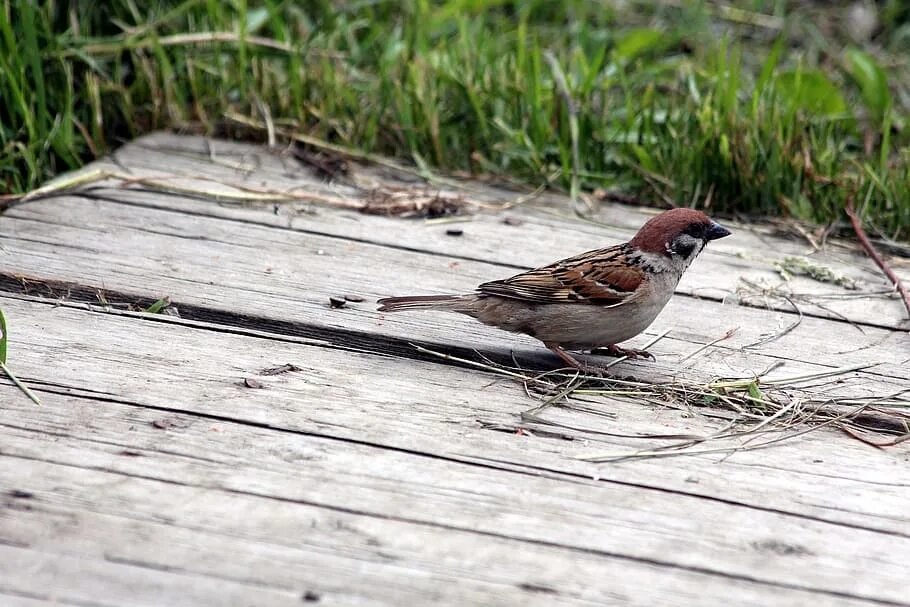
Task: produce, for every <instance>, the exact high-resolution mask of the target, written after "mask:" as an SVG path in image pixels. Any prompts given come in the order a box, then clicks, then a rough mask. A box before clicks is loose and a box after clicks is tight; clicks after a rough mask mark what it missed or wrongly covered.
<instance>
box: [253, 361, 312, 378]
mask: <svg viewBox="0 0 910 607" xmlns="http://www.w3.org/2000/svg"><path fill="white" fill-rule="evenodd" d="M291 371H303V369H302V368H300V367H298V366H297V365H292V364H291V363H285V364H283V365H279V366H277V367H269V368H267V369H263V370H262V371H260V372H259V375H281V374H282V373H290V372H291Z"/></svg>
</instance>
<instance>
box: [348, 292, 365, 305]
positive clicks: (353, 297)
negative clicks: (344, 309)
mask: <svg viewBox="0 0 910 607" xmlns="http://www.w3.org/2000/svg"><path fill="white" fill-rule="evenodd" d="M344 298H345V299H346V300H347V301H350V302H353V303H358V302H361V301H363V297H361V296H360V295H351V294H349V293H346V294H345V296H344Z"/></svg>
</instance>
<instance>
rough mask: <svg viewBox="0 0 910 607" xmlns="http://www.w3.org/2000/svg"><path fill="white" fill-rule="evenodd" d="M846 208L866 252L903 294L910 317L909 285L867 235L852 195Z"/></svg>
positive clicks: (848, 198)
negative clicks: (886, 260)
mask: <svg viewBox="0 0 910 607" xmlns="http://www.w3.org/2000/svg"><path fill="white" fill-rule="evenodd" d="M844 210H845V211H846V213H847V217H849V218H850V223H851V224H852V225H853V231H854V232H856V237H857V238H859V241H860V244H862V245H863V249H865V251H866V254H868V255H869V257H871V258H872V260H873V261H874V262H875V264H876V265H877V266H878V267H879V268H881V271H882V272H884V273H885V276H887V277H888V279H889V280H890V281H891V284H893V285H894V288H895V289H897V291H898V293H900V294H901V297H902V298H903V300H904V307H906V308H907V315H908V317H910V293H907V287H906V286H904V283H903V282H902V281H901V279H900V278H898V277H897V274H895V273H894V270H892V269H891V266H889V265H888V264H887V263H886V262H885V260H884V259H883V258H882V256H881V254H880V253H879V252H878V251H877V250H876V248H875V247H874V246H873V245H872V243H871V242H870V241H869V237H868V236H867V235H866V231H865V230H864V229H863V224H862V223H861V222H860V220H859V217H857V215H856V209H855V208H854V207H853V196H852V195H850V196H848V197H847V204H846V206H845V207H844Z"/></svg>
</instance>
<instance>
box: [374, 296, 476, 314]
mask: <svg viewBox="0 0 910 607" xmlns="http://www.w3.org/2000/svg"><path fill="white" fill-rule="evenodd" d="M475 298H476V295H410V296H407V297H386V298H385V299H380V300H379V301H377V302H376V303H378V304H379V311H380V312H404V311H406V310H450V311H452V312H460V311H462V310H463V309H464V307H465V306H466V305H469V304H470V303H471V302H472V301H473V300H474V299H475Z"/></svg>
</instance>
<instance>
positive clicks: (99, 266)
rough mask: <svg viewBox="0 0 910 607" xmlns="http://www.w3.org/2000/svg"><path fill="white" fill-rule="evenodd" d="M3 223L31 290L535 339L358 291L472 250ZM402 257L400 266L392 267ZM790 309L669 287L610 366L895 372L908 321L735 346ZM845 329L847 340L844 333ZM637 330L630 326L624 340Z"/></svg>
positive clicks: (432, 270) (86, 219) (475, 266)
mask: <svg viewBox="0 0 910 607" xmlns="http://www.w3.org/2000/svg"><path fill="white" fill-rule="evenodd" d="M47 205H53V207H54V208H53V212H52V215H53V217H52V216H48V215H46V214H44V213H42V214H40V215H34V213H35V212H36V210H37V209H39V208H40V207H42V206H44V207H46V206H47ZM69 217H78V219H77V220H75V221H73V220H70V219H66V218H69ZM0 237H3V238H4V248H5V253H6V254H5V256H4V262H5V272H6V273H8V274H23V275H26V276H28V277H29V280H31V281H32V282H36V281H37V282H36V284H32V287H31V288H32V289H34V291H35V292H37V293H45V292H46V291H45V289H44V288H43V287H42V286H41V284H40V279H51V280H71V279H72V277H74V276H77V277H79V282H80V283H81V284H84V285H87V286H91V287H97V288H104V289H111V290H114V291H119V292H122V293H125V294H128V295H129V296H130V297H145V298H151V299H156V298H158V297H160V296H163V295H169V296H170V297H171V298H172V299H173V300H174V301H175V302H177V303H178V305H179V304H180V303H183V304H191V305H195V306H200V307H204V308H212V309H217V310H221V311H224V312H230V313H234V314H242V315H244V316H249V317H263V318H270V319H276V320H280V321H288V322H292V323H296V324H299V325H305V326H307V327H311V328H319V329H322V330H324V331H328V332H334V334H335V335H336V337H337V336H340V335H341V334H342V333H343V332H350V331H357V332H360V333H368V334H370V335H377V336H385V337H390V338H394V339H397V340H400V341H410V340H429V341H433V342H436V343H443V344H452V345H457V346H461V347H464V348H472V347H479V346H481V345H485V346H486V348H494V349H499V350H501V351H505V352H507V351H508V349H510V348H512V347H515V346H518V347H527V346H530V348H531V350H532V351H538V352H539V351H540V350H541V347H540V345H539V343H538V342H537V341H536V340H533V339H531V338H528V337H524V336H518V335H509V334H505V333H502V332H500V331H497V330H495V329H492V328H489V327H485V326H482V325H480V324H478V323H476V322H475V321H473V320H470V319H467V318H463V317H457V316H453V315H440V314H438V313H429V314H427V313H422V314H403V315H385V316H383V315H379V314H377V313H376V312H375V311H374V305H373V304H372V303H369V302H370V301H372V300H375V299H376V298H377V297H380V296H385V295H389V294H392V293H396V292H397V293H401V292H402V291H415V290H416V291H423V292H428V293H439V292H452V291H453V290H454V291H469V290H471V289H472V288H473V287H474V286H475V285H476V284H478V283H480V282H483V281H485V280H489V279H490V278H493V277H495V276H497V275H499V274H500V273H501V268H498V267H496V266H492V265H491V264H486V263H482V262H471V261H461V262H455V261H453V260H451V259H449V258H446V257H441V256H436V255H427V254H424V253H420V252H412V251H402V250H397V249H391V248H389V247H384V246H378V245H373V244H368V243H358V242H351V241H346V240H338V239H335V238H332V237H325V236H319V235H314V234H306V233H299V232H293V231H287V230H275V229H274V228H270V227H262V226H256V225H250V224H246V223H238V222H233V221H224V220H220V219H214V218H210V217H192V218H187V217H186V216H184V215H179V214H176V213H172V212H169V211H162V210H156V209H145V208H135V207H133V208H131V207H124V206H122V205H118V204H116V203H111V202H106V201H92V200H80V199H73V198H59V199H55V200H53V201H45V202H41V203H36V205H34V206H32V207H24V208H23V209H22V210H21V211H19V212H18V213H17V214H14V215H11V216H9V217H5V218H4V220H3V221H2V222H0ZM189 260H192V261H191V262H189ZM402 268H406V269H407V270H406V272H408V273H409V275H407V276H403V274H402ZM402 285H404V286H402ZM350 292H354V293H357V294H359V295H361V296H363V297H365V298H366V299H367V300H368V301H367V302H365V303H364V304H359V305H357V304H352V305H350V306H348V307H347V308H345V309H343V310H331V309H329V306H328V298H329V297H330V296H331V295H333V294H344V293H350ZM62 294H63V295H65V293H62ZM696 319H697V322H696ZM794 320H795V319H794V318H793V317H792V316H790V315H780V314H776V315H772V314H769V313H767V312H766V311H762V310H756V309H751V308H744V307H741V306H727V305H722V304H720V303H717V302H706V301H703V300H693V299H691V298H679V297H677V298H675V299H674V301H673V303H672V304H671V305H670V307H669V308H668V309H667V310H666V311H665V312H664V313H663V315H662V316H661V317H660V319H659V320H658V323H657V324H656V325H655V327H654V330H660V329H663V328H669V327H677V326H682V329H681V330H678V331H674V332H673V333H672V334H671V335H670V336H669V338H668V339H666V340H664V341H663V342H662V343H660V344H658V345H657V346H656V347H654V348H653V350H654V352H655V353H656V354H657V355H658V356H659V357H660V362H659V363H658V364H656V365H655V364H653V363H634V362H625V363H622V366H621V368H631V369H635V372H636V373H637V374H638V375H639V377H641V378H642V379H652V380H654V381H656V380H659V379H666V378H667V377H671V376H673V375H675V374H677V373H680V372H684V373H688V374H690V375H692V374H696V375H700V377H702V378H708V377H710V376H712V375H720V376H745V377H748V376H751V375H754V374H756V373H759V372H761V371H762V370H764V369H767V368H768V366H769V365H770V364H772V363H773V362H775V361H777V360H779V359H784V360H786V361H787V368H786V370H781V371H779V373H782V374H784V375H787V376H792V375H798V374H803V373H811V372H817V371H818V370H819V369H820V367H819V365H825V366H828V367H840V366H846V365H854V364H872V363H878V366H876V367H875V369H873V370H871V371H870V374H875V375H876V376H878V375H884V376H889V377H893V378H900V379H903V378H906V371H905V366H906V358H907V355H908V354H910V334H908V333H904V332H895V331H890V332H889V331H886V330H881V329H875V328H872V327H867V328H862V329H857V328H854V327H850V326H849V325H844V324H842V323H830V322H826V321H824V320H823V319H814V318H806V319H804V320H803V323H802V324H801V325H800V326H799V327H797V329H795V330H793V331H791V332H790V333H788V334H786V335H785V336H783V337H782V338H780V339H777V340H774V341H773V342H769V343H768V344H767V345H765V346H762V347H760V348H756V349H755V350H750V351H747V352H744V351H742V350H741V348H742V347H743V346H747V345H749V344H754V343H756V342H759V341H761V340H762V339H763V338H767V337H769V336H773V335H774V334H775V333H779V332H781V331H783V330H784V328H786V327H787V326H788V325H790V324H791V323H792V322H793V321H794ZM683 323H685V324H683ZM734 328H738V330H737V333H736V335H734V336H733V337H732V338H731V339H729V340H725V341H723V342H720V343H718V344H717V345H716V347H715V348H712V349H709V350H707V351H705V352H704V353H703V354H702V355H699V356H697V357H693V358H690V359H686V360H685V361H684V362H685V365H684V366H685V367H686V368H685V369H684V370H683V371H681V370H680V365H679V361H680V360H681V359H684V358H686V357H688V355H689V354H691V353H692V352H693V351H694V350H695V349H696V348H697V347H698V345H699V344H704V343H707V342H710V341H714V340H716V339H717V338H719V337H721V336H723V335H724V334H725V333H726V332H727V331H728V330H730V329H734ZM832 331H837V332H836V333H832ZM844 331H847V332H848V334H849V335H850V342H851V343H850V345H843V346H841V345H840V343H841V335H842V334H843V332H844ZM652 333H653V331H652ZM339 339H340V337H339ZM646 339H647V337H639V338H637V340H638V341H633V342H632V343H638V344H641V343H644V341H645V340H646ZM835 344H836V345H835ZM870 346H874V348H872V347H870ZM753 352H754V353H753ZM764 352H767V353H768V354H764ZM674 359H675V360H674ZM848 387H849V384H845V385H841V386H840V388H843V389H846V388H848ZM892 388H893V386H892ZM885 389H889V388H885Z"/></svg>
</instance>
